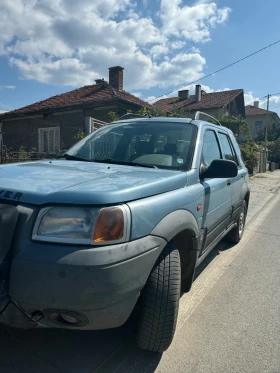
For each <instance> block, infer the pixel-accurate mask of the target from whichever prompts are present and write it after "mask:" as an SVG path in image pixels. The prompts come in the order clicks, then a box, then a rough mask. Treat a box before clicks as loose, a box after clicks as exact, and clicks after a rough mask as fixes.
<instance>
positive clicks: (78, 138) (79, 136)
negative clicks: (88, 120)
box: [74, 130, 85, 141]
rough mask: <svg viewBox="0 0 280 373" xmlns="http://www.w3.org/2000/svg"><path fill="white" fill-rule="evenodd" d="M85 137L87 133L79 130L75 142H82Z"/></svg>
mask: <svg viewBox="0 0 280 373" xmlns="http://www.w3.org/2000/svg"><path fill="white" fill-rule="evenodd" d="M84 137H85V133H84V132H83V131H82V130H79V132H78V133H77V135H76V136H74V141H80V140H82V139H83V138H84Z"/></svg>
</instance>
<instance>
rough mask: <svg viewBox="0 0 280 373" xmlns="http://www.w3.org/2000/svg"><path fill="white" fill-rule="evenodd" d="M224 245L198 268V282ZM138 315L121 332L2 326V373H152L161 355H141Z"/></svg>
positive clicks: (0, 363)
mask: <svg viewBox="0 0 280 373" xmlns="http://www.w3.org/2000/svg"><path fill="white" fill-rule="evenodd" d="M230 247H231V246H229V245H228V244H226V243H225V242H222V243H220V244H219V245H218V246H217V248H216V249H214V250H213V251H212V253H211V254H210V255H209V256H208V257H207V258H206V259H205V261H204V262H203V263H202V264H201V265H200V266H199V268H198V269H197V273H196V278H197V277H198V276H199V274H200V273H201V272H202V271H203V270H204V269H205V268H206V267H207V265H208V264H209V263H211V261H212V260H213V259H214V258H215V257H216V255H217V254H218V253H219V252H221V251H223V250H227V249H229V248H230ZM137 316H138V315H137V312H135V313H134V314H133V315H132V317H131V318H130V319H129V321H128V322H127V323H126V324H125V325H124V326H123V327H121V328H118V329H112V330H105V331H71V330H58V329H35V330H29V331H22V330H17V329H11V328H6V327H5V328H4V327H3V326H2V327H1V326H0V372H1V373H33V372H34V373H35V372H36V373H38V372H40V373H58V372H59V373H105V372H108V373H113V372H114V373H126V372H127V373H128V372H134V373H148V372H149V373H152V372H154V371H155V370H156V367H157V366H158V364H159V362H160V359H161V354H154V353H149V352H145V351H141V350H140V349H138V348H137V347H136V344H135V332H136V325H137Z"/></svg>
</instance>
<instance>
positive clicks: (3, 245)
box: [0, 204, 18, 298]
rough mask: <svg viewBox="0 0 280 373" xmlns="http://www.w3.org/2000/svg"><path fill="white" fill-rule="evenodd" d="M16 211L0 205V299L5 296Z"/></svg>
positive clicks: (10, 207) (16, 216)
mask: <svg viewBox="0 0 280 373" xmlns="http://www.w3.org/2000/svg"><path fill="white" fill-rule="evenodd" d="M17 219H18V210H17V208H16V207H14V206H9V205H2V204H0V298H1V296H3V295H5V294H6V291H7V280H8V275H9V269H10V263H9V260H8V255H7V254H8V252H9V250H10V247H11V243H12V239H13V235H14V231H15V227H16V224H17Z"/></svg>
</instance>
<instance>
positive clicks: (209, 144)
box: [202, 130, 222, 166]
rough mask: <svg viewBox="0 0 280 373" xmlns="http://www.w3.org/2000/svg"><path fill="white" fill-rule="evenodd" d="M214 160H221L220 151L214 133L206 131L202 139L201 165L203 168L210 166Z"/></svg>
mask: <svg viewBox="0 0 280 373" xmlns="http://www.w3.org/2000/svg"><path fill="white" fill-rule="evenodd" d="M215 159H222V156H221V151H220V147H219V143H218V139H217V136H216V134H215V132H214V131H211V130H208V131H206V132H205V134H204V139H203V148H202V163H203V164H204V165H205V166H210V164H211V162H212V161H214V160H215Z"/></svg>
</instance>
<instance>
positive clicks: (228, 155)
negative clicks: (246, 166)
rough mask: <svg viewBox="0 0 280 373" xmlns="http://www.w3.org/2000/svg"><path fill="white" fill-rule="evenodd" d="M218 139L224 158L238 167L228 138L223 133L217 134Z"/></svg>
mask: <svg viewBox="0 0 280 373" xmlns="http://www.w3.org/2000/svg"><path fill="white" fill-rule="evenodd" d="M219 139H220V141H221V144H222V150H223V155H224V158H225V159H228V160H230V161H234V162H235V163H236V164H237V165H238V162H237V157H236V154H235V152H234V150H233V146H232V144H231V142H230V139H229V138H228V136H227V135H225V134H224V133H219Z"/></svg>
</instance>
